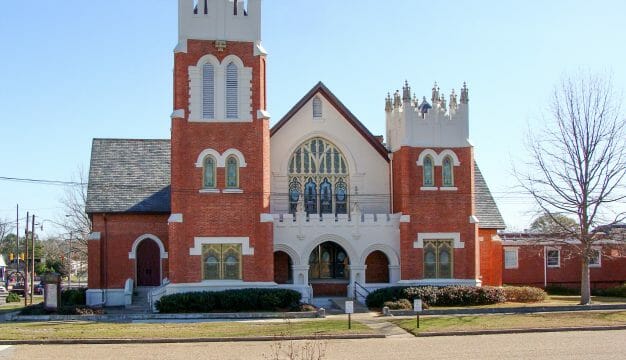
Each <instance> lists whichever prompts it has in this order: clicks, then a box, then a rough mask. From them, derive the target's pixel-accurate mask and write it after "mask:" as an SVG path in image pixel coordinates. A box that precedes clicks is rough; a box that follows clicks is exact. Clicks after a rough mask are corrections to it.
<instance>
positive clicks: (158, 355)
mask: <svg viewBox="0 0 626 360" xmlns="http://www.w3.org/2000/svg"><path fill="white" fill-rule="evenodd" d="M293 344H294V345H295V348H296V349H299V350H302V349H304V348H305V347H306V345H307V342H304V341H296V342H293ZM282 345H283V348H282V350H287V349H288V348H289V342H284V343H283V344H282ZM275 349H276V343H272V342H240V343H201V344H145V345H144V344H142V345H72V346H66V345H47V346H43V345H39V346H15V347H10V348H8V349H5V350H2V349H0V359H29V360H32V359H89V360H93V359H185V360H189V359H275V357H272V351H273V350H275ZM625 354H626V330H618V331H589V332H561V333H535V334H510V335H508V334H507V335H481V336H458V337H437V338H388V339H370V340H332V341H327V342H326V355H327V356H326V357H325V358H324V359H346V360H354V359H398V360H399V359H424V358H428V359H453V358H457V359H498V360H501V359H503V358H506V359H589V358H593V359H624V358H625V357H626V355H625ZM281 359H288V358H287V357H284V356H283V357H281Z"/></svg>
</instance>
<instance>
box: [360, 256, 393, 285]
mask: <svg viewBox="0 0 626 360" xmlns="http://www.w3.org/2000/svg"><path fill="white" fill-rule="evenodd" d="M365 265H366V266H367V268H366V270H365V282H366V283H388V282H389V259H388V258H387V255H385V253H384V252H382V251H380V250H376V251H372V252H371V253H370V254H369V255H368V256H367V258H366V259H365Z"/></svg>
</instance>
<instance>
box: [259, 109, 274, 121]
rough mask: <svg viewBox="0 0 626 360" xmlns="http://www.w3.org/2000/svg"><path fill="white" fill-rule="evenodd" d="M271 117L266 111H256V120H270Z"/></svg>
mask: <svg viewBox="0 0 626 360" xmlns="http://www.w3.org/2000/svg"><path fill="white" fill-rule="evenodd" d="M271 117H272V116H271V115H270V113H269V112H267V111H265V110H257V111H256V118H257V119H265V120H269V119H270V118H271Z"/></svg>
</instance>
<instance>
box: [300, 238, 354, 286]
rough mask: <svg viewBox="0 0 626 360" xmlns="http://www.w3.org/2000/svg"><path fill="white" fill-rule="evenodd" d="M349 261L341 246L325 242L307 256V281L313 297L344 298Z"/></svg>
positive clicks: (347, 281)
mask: <svg viewBox="0 0 626 360" xmlns="http://www.w3.org/2000/svg"><path fill="white" fill-rule="evenodd" d="M349 265H350V259H349V257H348V253H347V252H346V250H345V249H344V248H343V247H341V245H339V244H337V243H335V242H333V241H326V242H323V243H321V244H319V245H317V246H316V247H314V248H313V251H311V254H310V255H309V281H310V282H311V285H312V286H313V293H314V294H315V296H346V293H347V286H348V283H349V279H350V276H349Z"/></svg>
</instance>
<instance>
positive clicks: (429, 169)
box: [422, 155, 435, 187]
mask: <svg viewBox="0 0 626 360" xmlns="http://www.w3.org/2000/svg"><path fill="white" fill-rule="evenodd" d="M422 167H423V174H424V186H428V187H430V186H435V180H434V179H433V178H434V173H433V158H432V157H431V156H430V155H426V157H424V164H423V166H422Z"/></svg>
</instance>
